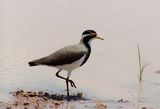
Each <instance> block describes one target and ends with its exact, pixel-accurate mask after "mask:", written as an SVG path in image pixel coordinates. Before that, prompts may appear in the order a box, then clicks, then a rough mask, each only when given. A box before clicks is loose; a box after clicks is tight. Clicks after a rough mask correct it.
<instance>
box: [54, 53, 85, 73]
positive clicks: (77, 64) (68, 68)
mask: <svg viewBox="0 0 160 109" xmlns="http://www.w3.org/2000/svg"><path fill="white" fill-rule="evenodd" d="M85 57H86V55H84V56H83V57H82V58H80V59H79V60H77V61H75V62H73V63H71V64H65V65H60V66H55V67H56V68H58V69H61V70H66V71H68V72H71V71H72V70H74V69H76V68H78V67H80V65H81V64H82V62H83V60H84V59H85Z"/></svg>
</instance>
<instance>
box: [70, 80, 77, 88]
mask: <svg viewBox="0 0 160 109" xmlns="http://www.w3.org/2000/svg"><path fill="white" fill-rule="evenodd" d="M69 82H70V84H71V86H72V87H74V88H77V87H76V85H75V83H74V82H73V81H72V80H69Z"/></svg>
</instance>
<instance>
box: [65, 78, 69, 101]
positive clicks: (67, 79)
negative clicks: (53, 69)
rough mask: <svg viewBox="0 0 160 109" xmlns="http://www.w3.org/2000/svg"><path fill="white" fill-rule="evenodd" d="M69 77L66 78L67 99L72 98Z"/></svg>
mask: <svg viewBox="0 0 160 109" xmlns="http://www.w3.org/2000/svg"><path fill="white" fill-rule="evenodd" d="M68 81H69V77H67V78H66V86H67V99H68V100H70V97H69V85H68Z"/></svg>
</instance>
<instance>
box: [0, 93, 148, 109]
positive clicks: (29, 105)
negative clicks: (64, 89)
mask: <svg viewBox="0 0 160 109" xmlns="http://www.w3.org/2000/svg"><path fill="white" fill-rule="evenodd" d="M11 94H12V95H13V99H11V100H10V101H8V102H0V109H151V108H146V107H141V108H136V107H135V106H134V105H133V104H132V103H130V102H129V101H128V100H123V99H120V100H118V101H114V100H109V101H102V100H97V99H86V98H84V97H83V96H82V94H81V93H77V95H72V96H71V100H70V101H68V100H66V96H64V95H58V94H50V93H48V92H43V91H39V92H31V91H24V90H18V91H15V92H11Z"/></svg>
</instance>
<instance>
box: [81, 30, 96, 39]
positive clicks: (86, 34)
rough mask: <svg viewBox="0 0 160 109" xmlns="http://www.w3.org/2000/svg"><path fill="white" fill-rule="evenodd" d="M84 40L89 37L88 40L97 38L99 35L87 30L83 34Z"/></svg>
mask: <svg viewBox="0 0 160 109" xmlns="http://www.w3.org/2000/svg"><path fill="white" fill-rule="evenodd" d="M82 36H83V38H84V37H87V38H88V39H92V38H95V37H96V36H97V33H96V32H95V31H94V30H86V31H84V32H83V33H82Z"/></svg>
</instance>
